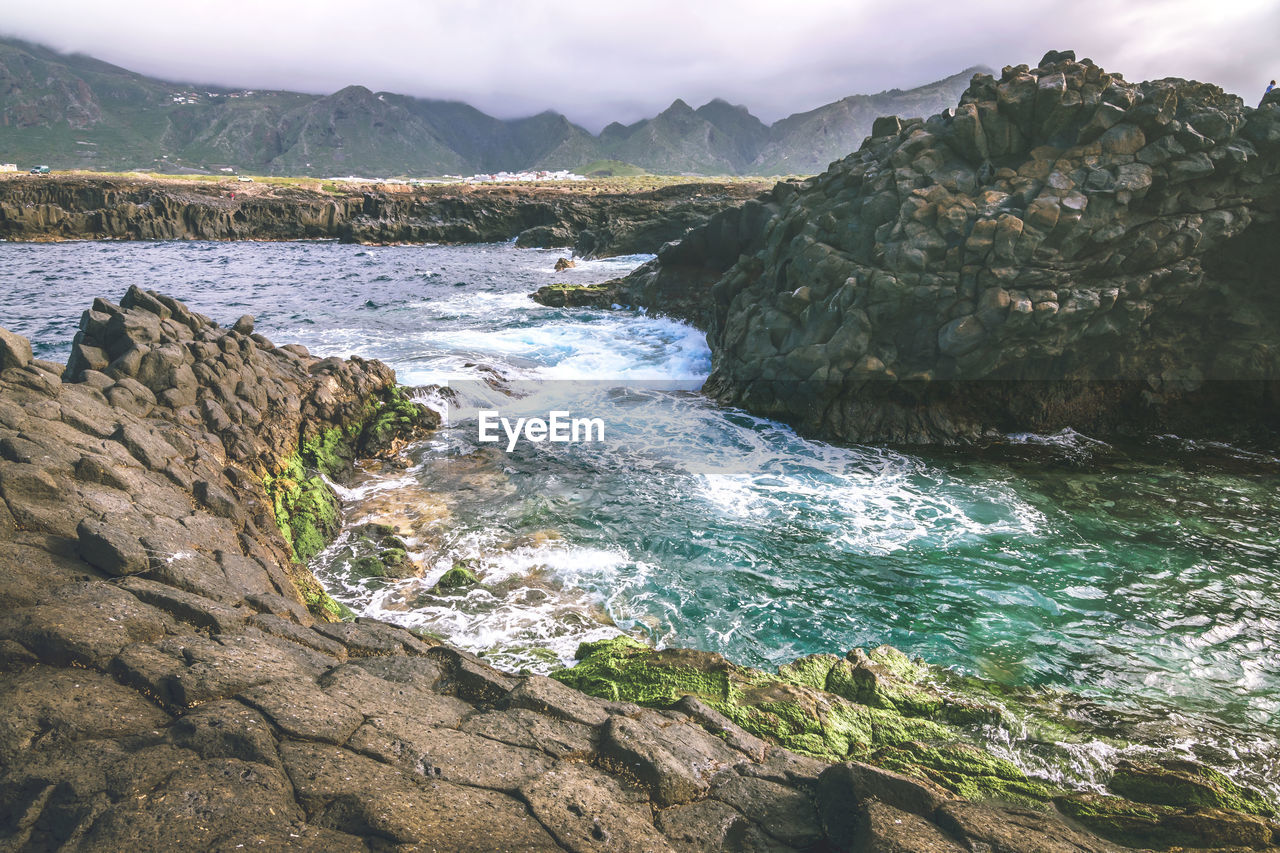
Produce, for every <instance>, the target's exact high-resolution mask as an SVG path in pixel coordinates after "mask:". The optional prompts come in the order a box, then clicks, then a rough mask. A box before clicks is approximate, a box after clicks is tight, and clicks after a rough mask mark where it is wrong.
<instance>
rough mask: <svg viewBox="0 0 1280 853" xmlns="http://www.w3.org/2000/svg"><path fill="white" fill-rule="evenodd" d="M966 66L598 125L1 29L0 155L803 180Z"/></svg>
mask: <svg viewBox="0 0 1280 853" xmlns="http://www.w3.org/2000/svg"><path fill="white" fill-rule="evenodd" d="M981 70H984V69H982V68H981V67H980V66H974V67H972V68H968V69H965V70H964V71H962V72H960V73H958V74H954V75H952V76H950V77H946V78H943V79H942V80H938V81H934V82H933V83H929V84H926V85H924V86H918V87H915V88H913V89H906V90H903V89H891V90H887V91H885V92H880V93H878V94H875V95H850V96H848V97H846V98H842V99H841V100H839V101H836V102H834V103H831V104H826V105H824V106H821V107H817V108H815V109H813V110H809V111H806V112H800V113H795V114H794V115H791V116H788V117H787V118H784V119H781V120H779V121H777V122H775V123H774V124H772V125H767V124H765V123H764V122H762V121H761V120H760V119H759V118H757V117H756V116H754V115H752V113H751V112H750V110H749V109H748V108H746V107H745V106H742V105H735V104H731V103H729V102H728V101H726V100H724V99H722V98H714V99H712V100H710V101H708V102H707V103H706V104H703V105H702V106H700V107H697V108H696V109H695V108H694V107H693V106H691V105H690V104H689V103H687V102H686V101H685V100H684V99H682V98H676V99H675V100H674V101H672V103H671V105H670V106H669V107H667V108H666V109H665V110H663V111H662V112H660V113H658V114H657V115H655V116H653V117H651V118H646V119H641V120H640V121H637V122H633V123H632V124H629V125H623V124H621V123H619V122H613V123H611V124H609V125H608V126H606V127H605V128H604V129H603V130H601V132H600V133H599V134H596V135H593V134H591V133H590V132H589V131H587V130H586V129H585V128H583V127H581V126H580V125H577V124H575V123H573V122H572V121H570V120H569V119H568V118H567V117H565V116H564V115H563V114H561V113H557V112H555V111H554V110H546V111H544V112H542V113H539V114H537V115H533V116H527V117H524V118H516V119H499V118H496V117H494V116H490V115H488V114H486V113H484V112H483V111H481V110H479V109H477V108H475V107H473V106H471V105H469V104H467V103H465V102H462V101H455V100H437V99H427V98H417V97H413V96H410V95H403V94H397V93H394V92H375V91H373V90H371V89H368V88H367V87H364V86H360V85H351V86H346V87H344V88H342V89H339V90H338V91H336V92H333V93H330V94H327V95H311V94H305V93H300V92H289V91H280V90H245V89H229V88H226V87H222V86H211V85H199V86H197V85H194V84H190V83H181V82H170V81H164V80H159V79H156V78H152V77H148V76H146V75H143V74H139V73H137V72H134V71H131V70H129V69H126V68H122V67H120V66H116V65H112V64H110V63H107V62H104V61H102V60H99V59H96V58H94V57H92V56H87V55H84V54H61V53H58V52H56V51H54V50H52V49H50V48H47V47H44V46H42V45H38V44H33V43H30V42H26V41H21V40H18V39H6V38H0V159H2V160H8V161H13V162H20V163H22V164H24V166H26V165H35V164H36V163H49V164H50V165H53V166H54V167H55V168H88V169H94V170H98V171H121V170H132V169H145V170H148V171H162V172H177V173H180V172H217V171H224V172H225V171H228V170H230V171H239V172H249V173H254V174H290V175H312V176H325V175H340V174H353V173H358V174H383V175H388V174H397V175H407V176H432V175H443V174H470V173H493V172H498V171H518V170H525V169H552V170H554V169H574V168H578V167H580V166H582V165H583V164H586V163H590V162H592V161H602V160H616V161H621V162H623V163H626V164H633V165H635V166H638V167H641V168H643V169H645V170H648V171H651V172H655V173H665V174H693V175H766V174H773V175H780V174H810V173H816V172H819V171H821V170H823V169H825V168H826V166H827V165H828V164H829V163H830V162H831V161H832V160H835V159H838V158H839V157H841V156H844V155H845V154H847V153H848V152H849V151H851V150H853V149H855V148H857V147H858V145H860V144H861V142H862V139H863V138H864V137H865V136H866V135H867V134H868V133H869V132H870V128H871V122H872V121H874V120H875V119H876V118H877V117H879V116H880V115H886V114H905V115H929V114H931V113H933V112H937V111H939V110H941V109H944V108H946V107H948V106H953V105H954V104H955V103H956V102H957V101H958V99H959V96H960V93H961V92H962V91H963V90H964V88H965V86H966V85H967V84H968V81H969V79H970V77H972V75H973V73H975V72H978V71H981Z"/></svg>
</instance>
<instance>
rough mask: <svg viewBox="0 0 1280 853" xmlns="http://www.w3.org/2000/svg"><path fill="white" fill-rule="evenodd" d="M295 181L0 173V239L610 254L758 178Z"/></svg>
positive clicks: (687, 220)
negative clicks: (323, 243) (512, 246)
mask: <svg viewBox="0 0 1280 853" xmlns="http://www.w3.org/2000/svg"><path fill="white" fill-rule="evenodd" d="M297 184H299V185H294V184H289V183H281V184H267V183H262V184H241V183H237V182H234V181H230V182H203V181H192V180H176V179H170V180H162V179H154V178H146V177H143V176H141V175H139V176H136V177H131V176H119V177H116V176H106V175H93V174H82V175H56V176H36V177H32V176H26V175H18V176H14V177H9V178H0V238H3V239H6V240H21V241H58V240H323V239H331V240H340V241H342V242H347V243H367V244H374V245H381V244H391V243H501V242H505V241H508V240H515V241H516V243H517V245H519V246H522V247H527V248H563V247H573V249H574V252H575V253H576V254H577V255H578V256H579V257H588V258H591V257H610V256H614V255H631V254H651V253H653V252H656V251H657V250H658V249H659V248H660V247H661V246H662V245H663V244H664V243H666V242H668V241H671V240H676V239H678V238H680V237H681V236H682V235H683V234H684V233H685V232H686V231H688V230H689V229H690V228H693V227H694V226H697V225H701V224H702V223H704V222H706V221H707V219H708V218H709V217H711V216H712V215H714V214H715V213H718V212H719V211H721V210H724V209H725V208H726V207H730V206H732V205H735V204H738V203H740V202H742V201H743V200H745V199H749V198H752V197H754V196H755V195H756V194H757V193H759V192H760V191H761V190H763V189H765V188H766V187H767V186H768V185H767V184H764V183H753V182H751V181H723V182H717V181H710V180H690V181H688V182H686V183H668V184H665V185H659V186H656V187H647V188H645V189H642V190H633V189H631V188H630V185H628V184H625V183H624V184H621V185H618V184H614V183H611V182H608V181H606V182H603V183H601V182H594V181H585V182H580V183H578V184H575V185H573V186H569V187H566V186H563V185H551V186H529V185H521V186H506V185H494V186H470V185H459V184H441V185H437V186H428V187H410V186H406V185H393V184H371V185H360V184H352V185H345V184H341V185H340V184H328V185H326V184H324V182H321V181H314V180H312V181H298V182H297ZM306 185H310V186H311V187H312V188H306ZM324 186H329V187H330V189H329V190H323V189H321V188H322V187H324Z"/></svg>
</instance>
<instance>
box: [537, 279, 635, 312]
mask: <svg viewBox="0 0 1280 853" xmlns="http://www.w3.org/2000/svg"><path fill="white" fill-rule="evenodd" d="M616 293H617V290H616V288H614V287H613V286H612V284H611V283H608V282H606V283H604V284H548V285H546V286H545V287H540V288H538V290H537V292H535V293H534V294H533V295H532V297H531V298H532V299H533V301H534V302H537V303H538V304H539V305H546V306H548V307H551V308H608V307H609V306H611V305H612V304H613V303H614V301H615V299H614V297H615V295H616Z"/></svg>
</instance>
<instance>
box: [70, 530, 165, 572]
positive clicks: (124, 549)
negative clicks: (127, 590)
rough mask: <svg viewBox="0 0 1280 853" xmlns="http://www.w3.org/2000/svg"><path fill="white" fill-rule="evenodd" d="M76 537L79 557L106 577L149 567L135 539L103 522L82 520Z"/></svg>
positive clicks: (148, 562)
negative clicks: (106, 575) (102, 572)
mask: <svg viewBox="0 0 1280 853" xmlns="http://www.w3.org/2000/svg"><path fill="white" fill-rule="evenodd" d="M76 535H77V537H78V538H77V541H76V552H77V553H78V554H79V555H80V557H81V558H83V559H84V561H85V562H86V563H88V564H89V565H91V566H94V567H96V568H99V569H101V570H102V571H104V572H106V573H107V574H109V575H117V576H118V575H131V574H136V573H137V572H141V571H145V570H146V569H147V567H148V566H149V565H150V563H151V560H150V558H149V557H148V556H147V551H146V549H145V548H143V547H142V543H141V542H139V541H138V537H137V536H132V535H130V534H129V533H127V532H125V531H124V530H121V529H120V528H118V527H115V526H114V525H111V524H107V523H106V522H103V521H98V520H97V519H93V518H86V519H84V520H83V521H81V522H80V524H79V525H78V526H77V527H76Z"/></svg>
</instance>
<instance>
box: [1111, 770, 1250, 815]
mask: <svg viewBox="0 0 1280 853" xmlns="http://www.w3.org/2000/svg"><path fill="white" fill-rule="evenodd" d="M1107 787H1108V788H1110V789H1111V790H1112V791H1113V792H1114V793H1116V794H1119V795H1120V796H1122V797H1126V798H1128V799H1130V800H1134V801H1135V802H1139V803H1149V804H1152V805H1161V806H1176V807H1182V808H1209V809H1229V810H1232V811H1240V812H1247V813H1249V814H1255V815H1262V816H1264V817H1270V816H1272V815H1274V814H1275V811H1274V810H1273V809H1272V808H1271V806H1270V805H1268V803H1267V801H1266V800H1265V799H1264V798H1263V797H1262V796H1261V795H1260V794H1258V793H1257V792H1255V791H1250V790H1248V789H1247V788H1244V787H1242V786H1240V785H1237V784H1236V783H1235V782H1233V781H1231V780H1230V779H1228V778H1227V777H1226V776H1224V775H1223V774H1222V773H1219V772H1218V771H1217V770H1214V769H1213V768H1211V767H1205V766H1203V765H1201V764H1196V763H1195V762H1193V761H1182V760H1166V761H1160V762H1157V763H1154V764H1150V763H1146V762H1137V761H1121V762H1120V763H1118V764H1117V765H1116V769H1115V772H1114V773H1113V774H1112V777H1111V781H1110V782H1109V783H1108V785H1107Z"/></svg>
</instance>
